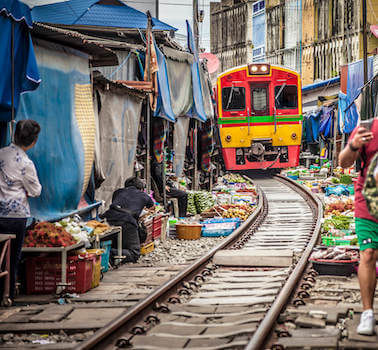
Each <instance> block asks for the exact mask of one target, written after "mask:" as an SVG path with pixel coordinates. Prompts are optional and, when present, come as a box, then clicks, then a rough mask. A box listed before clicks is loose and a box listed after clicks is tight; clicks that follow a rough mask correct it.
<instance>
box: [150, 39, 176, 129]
mask: <svg viewBox="0 0 378 350" xmlns="http://www.w3.org/2000/svg"><path fill="white" fill-rule="evenodd" d="M154 45H155V51H156V58H157V63H158V66H159V70H158V71H157V80H158V86H159V95H158V98H157V105H156V110H155V112H154V116H155V117H161V118H165V119H167V120H169V121H170V122H175V121H176V118H175V114H174V113H173V110H172V104H171V95H170V86H169V81H168V73H167V63H166V61H165V57H164V55H163V53H162V52H161V51H160V50H159V48H158V46H157V45H156V43H155V42H154Z"/></svg>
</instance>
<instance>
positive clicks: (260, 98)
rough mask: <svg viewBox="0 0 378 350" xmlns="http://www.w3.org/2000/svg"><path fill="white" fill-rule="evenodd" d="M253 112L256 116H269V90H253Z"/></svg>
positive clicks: (255, 88)
mask: <svg viewBox="0 0 378 350" xmlns="http://www.w3.org/2000/svg"><path fill="white" fill-rule="evenodd" d="M251 100H252V106H251V110H252V112H253V114H254V115H267V114H268V112H269V104H268V88H267V87H265V86H264V87H252V88H251Z"/></svg>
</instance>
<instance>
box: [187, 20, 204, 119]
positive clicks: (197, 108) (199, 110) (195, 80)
mask: <svg viewBox="0 0 378 350" xmlns="http://www.w3.org/2000/svg"><path fill="white" fill-rule="evenodd" d="M186 26H187V31H188V48H189V51H190V52H191V53H192V54H193V57H194V62H193V64H192V67H191V70H192V86H193V102H194V103H193V108H192V111H191V116H192V117H193V118H197V119H199V120H200V121H201V122H204V121H206V119H207V117H206V113H205V108H204V105H203V97H202V95H203V94H202V86H201V78H200V67H199V58H198V52H197V49H196V46H195V43H194V38H193V33H192V28H191V27H190V24H189V22H188V21H186Z"/></svg>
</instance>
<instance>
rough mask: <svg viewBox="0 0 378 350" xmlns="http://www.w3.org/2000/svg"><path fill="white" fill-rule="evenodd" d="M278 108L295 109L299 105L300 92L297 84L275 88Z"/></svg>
mask: <svg viewBox="0 0 378 350" xmlns="http://www.w3.org/2000/svg"><path fill="white" fill-rule="evenodd" d="M274 95H275V101H276V108H277V109H294V108H297V107H298V93H297V87H296V86H295V85H285V84H284V85H280V86H276V87H275V88H274Z"/></svg>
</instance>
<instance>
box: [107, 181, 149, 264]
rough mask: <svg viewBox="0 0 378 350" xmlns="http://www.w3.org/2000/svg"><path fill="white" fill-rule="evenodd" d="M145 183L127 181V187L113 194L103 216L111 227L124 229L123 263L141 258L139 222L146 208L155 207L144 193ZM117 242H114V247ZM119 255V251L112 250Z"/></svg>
mask: <svg viewBox="0 0 378 350" xmlns="http://www.w3.org/2000/svg"><path fill="white" fill-rule="evenodd" d="M143 189H144V183H143V182H142V181H141V180H140V179H138V178H136V177H131V178H128V179H127V180H126V181H125V187H124V188H120V189H118V190H116V191H115V192H114V193H113V197H112V204H111V205H110V208H109V209H108V210H107V211H106V212H105V213H104V214H102V215H101V217H102V218H106V220H107V221H108V223H109V224H110V225H114V226H121V227H122V255H123V256H124V257H125V258H124V260H123V262H136V261H137V260H138V259H139V256H140V244H141V243H142V242H141V241H140V237H139V230H138V227H139V225H138V220H139V216H140V213H141V212H142V210H143V208H144V207H147V208H151V207H153V206H154V202H153V201H152V199H151V198H150V197H149V196H148V195H147V194H146V193H144V192H143ZM115 244H116V240H114V241H113V246H114V245H115ZM112 254H113V255H117V250H116V249H112Z"/></svg>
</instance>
